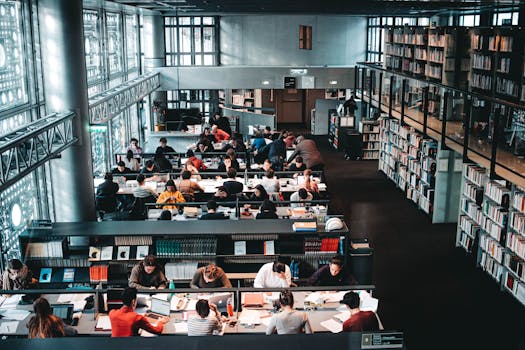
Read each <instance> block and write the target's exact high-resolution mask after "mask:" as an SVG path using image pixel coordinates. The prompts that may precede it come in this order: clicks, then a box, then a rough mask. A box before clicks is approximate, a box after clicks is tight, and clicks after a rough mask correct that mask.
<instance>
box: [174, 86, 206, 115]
mask: <svg viewBox="0 0 525 350" xmlns="http://www.w3.org/2000/svg"><path fill="white" fill-rule="evenodd" d="M210 99H211V90H175V91H168V108H182V109H188V108H198V109H199V111H200V112H201V113H203V114H204V115H205V116H207V115H209V112H210Z"/></svg>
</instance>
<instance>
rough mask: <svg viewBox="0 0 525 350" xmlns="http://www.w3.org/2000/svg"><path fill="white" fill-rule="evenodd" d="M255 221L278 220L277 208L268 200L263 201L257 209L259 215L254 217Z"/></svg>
mask: <svg viewBox="0 0 525 350" xmlns="http://www.w3.org/2000/svg"><path fill="white" fill-rule="evenodd" d="M255 218H256V219H278V218H279V217H278V216H277V208H276V207H275V204H274V203H273V202H272V201H271V200H269V199H265V200H264V201H263V202H262V204H261V207H260V208H259V214H257V216H256V217H255Z"/></svg>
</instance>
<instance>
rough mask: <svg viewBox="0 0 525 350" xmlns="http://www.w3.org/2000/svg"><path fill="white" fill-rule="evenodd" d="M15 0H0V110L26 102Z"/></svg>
mask: <svg viewBox="0 0 525 350" xmlns="http://www.w3.org/2000/svg"><path fill="white" fill-rule="evenodd" d="M20 15H21V12H20V6H19V3H18V2H0V111H3V110H6V109H9V108H13V107H16V106H19V105H22V104H24V103H27V102H28V95H27V76H26V70H25V69H26V67H25V65H24V44H23V40H24V38H23V36H22V33H23V31H22V26H21V21H20Z"/></svg>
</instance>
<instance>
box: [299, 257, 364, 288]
mask: <svg viewBox="0 0 525 350" xmlns="http://www.w3.org/2000/svg"><path fill="white" fill-rule="evenodd" d="M353 284H359V283H358V282H357V280H356V279H355V277H354V276H353V275H352V274H351V273H350V271H348V270H347V269H346V268H345V267H344V260H343V257H342V256H341V255H336V256H334V257H333V258H332V259H330V264H328V265H324V266H323V267H321V268H320V269H319V270H317V271H316V272H314V274H313V275H312V276H311V277H310V278H309V279H308V285H310V286H349V285H353Z"/></svg>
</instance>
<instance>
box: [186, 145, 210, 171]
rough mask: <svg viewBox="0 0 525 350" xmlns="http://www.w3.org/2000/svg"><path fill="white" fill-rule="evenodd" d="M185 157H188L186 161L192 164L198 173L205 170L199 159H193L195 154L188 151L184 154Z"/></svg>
mask: <svg viewBox="0 0 525 350" xmlns="http://www.w3.org/2000/svg"><path fill="white" fill-rule="evenodd" d="M186 157H188V160H189V161H190V162H191V163H192V164H193V166H194V167H195V168H197V170H198V171H203V170H206V165H204V162H203V161H202V160H200V159H199V158H197V157H195V153H194V152H193V151H192V150H191V149H189V150H188V152H186Z"/></svg>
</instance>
